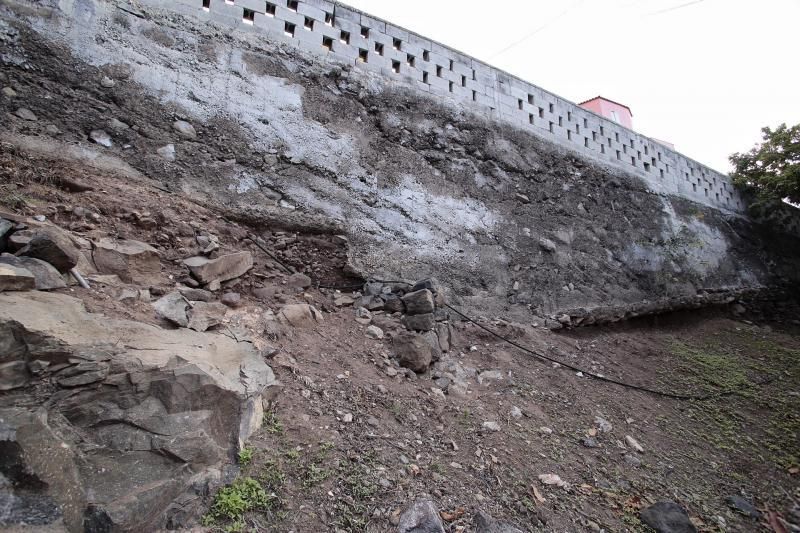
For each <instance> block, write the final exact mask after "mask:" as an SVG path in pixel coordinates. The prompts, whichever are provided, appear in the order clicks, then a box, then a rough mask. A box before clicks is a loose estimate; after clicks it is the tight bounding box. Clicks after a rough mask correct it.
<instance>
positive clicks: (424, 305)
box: [402, 289, 436, 315]
mask: <svg viewBox="0 0 800 533" xmlns="http://www.w3.org/2000/svg"><path fill="white" fill-rule="evenodd" d="M402 300H403V303H404V304H405V306H406V313H407V314H409V315H423V314H428V313H433V311H434V310H435V309H436V304H435V303H434V301H433V293H432V292H431V291H429V290H428V289H422V290H419V291H414V292H409V293H408V294H406V295H405V296H403V298H402Z"/></svg>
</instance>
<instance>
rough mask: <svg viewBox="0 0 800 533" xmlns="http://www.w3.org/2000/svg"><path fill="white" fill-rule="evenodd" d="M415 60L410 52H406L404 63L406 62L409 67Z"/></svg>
mask: <svg viewBox="0 0 800 533" xmlns="http://www.w3.org/2000/svg"><path fill="white" fill-rule="evenodd" d="M416 62H417V58H416V57H414V56H412V55H411V54H406V63H408V66H409V67H413V66H414V65H415V64H416Z"/></svg>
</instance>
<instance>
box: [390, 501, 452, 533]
mask: <svg viewBox="0 0 800 533" xmlns="http://www.w3.org/2000/svg"><path fill="white" fill-rule="evenodd" d="M397 530H398V533H444V525H443V524H442V519H441V518H440V517H439V511H438V509H437V508H436V504H434V503H433V502H432V501H430V500H418V501H416V502H415V503H414V504H413V505H412V506H411V507H409V508H408V509H406V510H405V511H403V514H401V515H400V522H399V523H398V525H397Z"/></svg>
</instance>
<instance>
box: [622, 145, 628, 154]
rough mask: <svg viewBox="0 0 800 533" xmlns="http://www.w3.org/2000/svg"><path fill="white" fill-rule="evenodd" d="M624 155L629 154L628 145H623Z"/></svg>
mask: <svg viewBox="0 0 800 533" xmlns="http://www.w3.org/2000/svg"><path fill="white" fill-rule="evenodd" d="M622 153H623V154H627V153H628V145H627V144H623V145H622Z"/></svg>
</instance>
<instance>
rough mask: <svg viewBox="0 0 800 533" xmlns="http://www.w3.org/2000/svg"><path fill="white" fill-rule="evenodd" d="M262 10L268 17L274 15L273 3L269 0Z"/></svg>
mask: <svg viewBox="0 0 800 533" xmlns="http://www.w3.org/2000/svg"><path fill="white" fill-rule="evenodd" d="M264 12H265V13H266V14H267V15H269V16H270V17H274V16H275V4H271V3H270V2H267V5H266V6H265V10H264Z"/></svg>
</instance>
